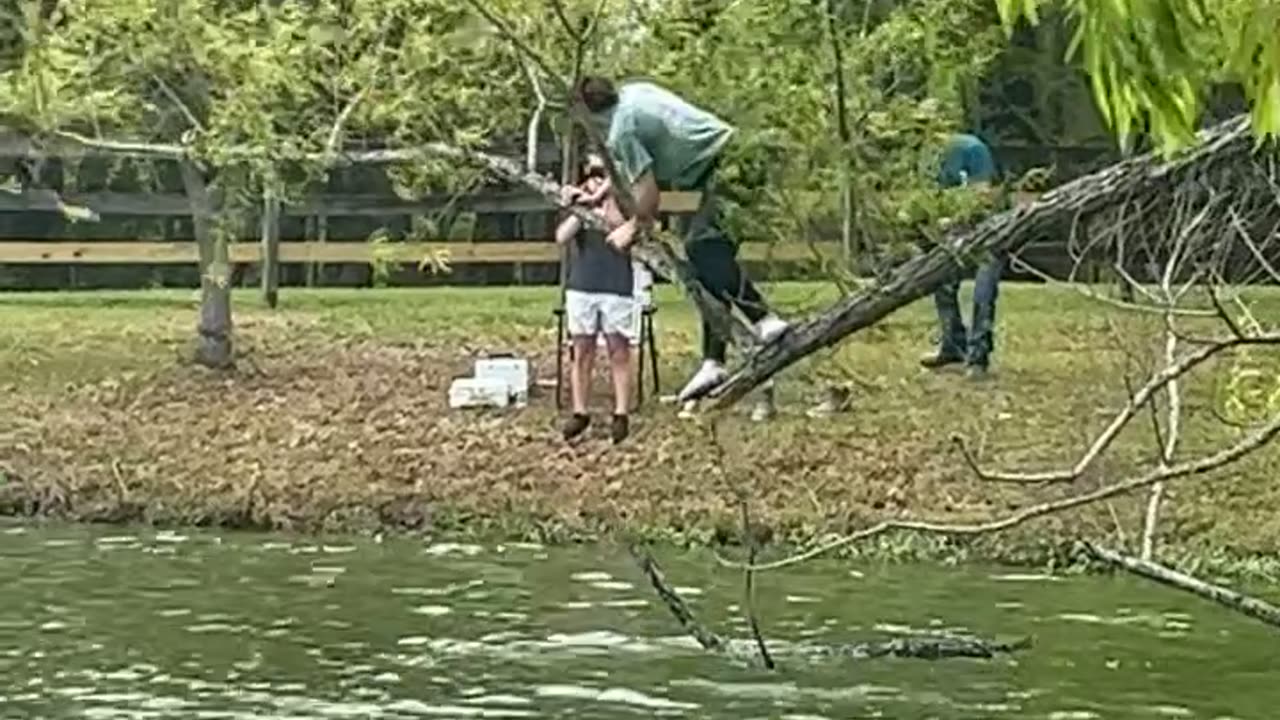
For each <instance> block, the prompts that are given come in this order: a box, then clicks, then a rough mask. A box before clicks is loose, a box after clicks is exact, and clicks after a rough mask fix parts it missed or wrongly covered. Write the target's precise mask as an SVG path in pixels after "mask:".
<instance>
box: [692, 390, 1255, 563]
mask: <svg viewBox="0 0 1280 720" xmlns="http://www.w3.org/2000/svg"><path fill="white" fill-rule="evenodd" d="M1276 435H1280V415H1276V416H1275V417H1273V418H1271V420H1269V421H1268V422H1267V423H1266V424H1264V425H1262V426H1261V427H1259V428H1258V429H1256V430H1254V431H1253V432H1250V433H1249V434H1247V435H1246V436H1245V437H1244V438H1243V439H1241V440H1240V441H1238V442H1236V443H1235V444H1234V445H1231V446H1229V447H1227V448H1224V449H1222V450H1219V451H1218V452H1215V453H1212V454H1209V455H1202V456H1200V457H1198V458H1196V459H1194V460H1187V461H1184V462H1181V463H1178V464H1176V465H1171V466H1169V467H1163V468H1154V469H1152V470H1149V471H1147V472H1145V473H1142V474H1140V475H1136V476H1133V477H1129V478H1127V479H1125V480H1122V481H1120V482H1116V483H1113V484H1110V485H1105V486H1103V487H1101V488H1098V489H1096V490H1091V491H1089V492H1083V493H1079V494H1077V495H1072V496H1069V497H1066V498H1062V499H1059V500H1052V501H1049V502H1043V503H1039V504H1036V505H1032V506H1030V507H1027V508H1023V509H1022V510H1019V511H1017V512H1013V513H1010V514H1008V515H1004V516H1001V517H997V518H992V519H990V520H986V521H983V522H978V523H948V522H944V521H934V520H885V521H882V522H879V523H876V524H875V525H872V526H871V527H868V528H865V529H862V530H859V531H857V532H854V533H850V534H848V535H845V536H843V537H840V538H837V539H835V540H831V541H829V542H825V543H823V544H821V545H818V546H816V547H813V548H811V549H809V550H805V551H803V552H800V553H797V554H795V555H792V556H790V557H786V558H783V559H781V560H775V561H773V562H769V563H764V564H758V565H755V566H754V568H755V570H756V571H757V572H760V571H764V570H777V569H779V568H784V567H790V566H792V565H798V564H799V563H802V562H805V561H808V560H812V559H813V558H816V557H819V556H821V555H825V554H826V553H829V552H832V551H834V550H838V549H840V548H842V547H845V546H848V545H852V544H853V543H856V542H859V541H862V540H867V539H869V538H873V537H877V536H879V535H884V534H886V533H889V532H892V531H895V530H905V531H914V532H923V533H933V534H938V535H963V536H976V535H987V534H990V533H995V532H1000V531H1003V530H1008V529H1010V528H1014V527H1017V526H1019V525H1022V524H1024V523H1026V522H1029V521H1031V520H1035V519H1037V518H1041V517H1045V516H1047V515H1053V514H1055V513H1059V512H1063V511H1065V510H1071V509H1073V508H1078V507H1083V506H1086V505H1091V504H1093V503H1096V502H1100V501H1102V500H1107V499H1110V498H1113V497H1116V496H1119V495H1124V494H1126V493H1131V492H1133V491H1134V490H1140V489H1142V488H1146V487H1150V486H1152V485H1154V484H1156V483H1158V482H1162V481H1169V480H1176V479H1179V478H1184V477H1189V476H1192V475H1203V474H1206V473H1209V472H1213V471H1214V470H1218V469H1221V468H1224V467H1227V466H1228V465H1230V464H1232V463H1234V462H1236V461H1238V460H1240V459H1241V458H1243V457H1245V456H1246V455H1248V454H1250V453H1252V452H1253V451H1255V450H1257V449H1258V448H1260V447H1262V446H1264V445H1266V444H1267V443H1269V442H1271V440H1273V439H1274V438H1275V437H1276ZM717 560H718V561H719V562H720V563H721V564H722V565H725V566H727V567H733V568H738V569H743V567H744V566H743V564H742V563H739V562H735V561H733V560H729V559H727V558H723V557H719V556H717Z"/></svg>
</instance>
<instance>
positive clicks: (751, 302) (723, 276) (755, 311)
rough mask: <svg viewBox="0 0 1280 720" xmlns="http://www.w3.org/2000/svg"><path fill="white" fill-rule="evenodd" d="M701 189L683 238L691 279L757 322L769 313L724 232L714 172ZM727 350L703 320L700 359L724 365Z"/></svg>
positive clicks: (713, 330)
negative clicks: (693, 277) (690, 268)
mask: <svg viewBox="0 0 1280 720" xmlns="http://www.w3.org/2000/svg"><path fill="white" fill-rule="evenodd" d="M700 185H701V187H699V190H700V191H701V192H702V200H701V202H700V204H699V205H698V210H697V212H696V213H694V215H693V217H692V218H691V219H690V222H689V228H688V230H687V232H686V233H685V238H684V247H685V254H686V255H688V257H689V264H690V265H692V266H693V273H694V276H695V277H697V279H698V281H699V282H701V283H702V285H703V286H704V287H706V288H707V290H708V291H710V293H711V294H712V295H714V296H715V297H717V298H719V299H720V301H721V302H723V303H725V305H726V306H729V305H733V306H734V307H737V308H738V309H740V310H741V311H742V314H744V315H746V316H747V319H748V320H750V321H751V322H753V323H754V322H758V321H759V320H760V319H761V318H763V317H765V316H766V315H768V314H769V309H768V306H767V305H766V304H765V301H764V298H763V297H762V296H761V295H760V291H758V290H756V286H755V285H754V284H753V283H752V282H751V280H750V279H749V278H748V277H747V275H746V273H744V272H743V271H742V267H741V266H740V265H739V264H738V245H737V243H735V242H734V241H733V240H732V239H731V238H730V237H729V236H728V234H727V233H726V232H725V230H724V225H723V222H724V221H723V218H722V217H721V214H720V202H719V198H718V197H717V193H716V181H715V172H714V170H713V171H712V172H710V173H708V177H707V180H706V181H705V182H703V183H700ZM728 348H729V344H728V341H727V340H726V339H725V338H723V337H720V336H719V335H718V334H717V333H716V331H715V328H714V327H713V326H712V325H711V324H710V323H709V322H707V320H706V319H705V318H703V320H702V358H703V359H704V360H716V361H718V362H724V361H725V358H726V355H727V353H728Z"/></svg>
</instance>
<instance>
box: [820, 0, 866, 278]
mask: <svg viewBox="0 0 1280 720" xmlns="http://www.w3.org/2000/svg"><path fill="white" fill-rule="evenodd" d="M863 31H864V32H865V31H866V28H865V25H864V27H863ZM839 33H840V29H839V28H838V27H837V26H836V6H835V0H827V38H828V40H829V41H830V43H831V65H832V70H833V76H834V81H835V106H836V128H837V130H838V131H839V137H840V152H839V154H838V156H837V157H838V161H839V163H840V244H841V246H842V247H843V248H844V259H845V262H848V263H852V262H853V259H854V255H855V250H856V248H855V247H854V243H853V178H852V177H851V172H850V170H851V168H850V167H849V151H850V144H851V142H852V133H851V132H850V130H849V108H848V103H847V102H846V101H845V85H844V47H843V46H842V45H841V42H840V34H839Z"/></svg>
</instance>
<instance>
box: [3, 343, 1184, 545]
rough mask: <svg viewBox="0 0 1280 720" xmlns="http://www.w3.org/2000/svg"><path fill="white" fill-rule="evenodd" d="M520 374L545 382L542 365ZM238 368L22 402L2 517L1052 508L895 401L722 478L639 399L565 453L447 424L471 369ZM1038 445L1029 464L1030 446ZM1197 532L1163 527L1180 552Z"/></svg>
mask: <svg viewBox="0 0 1280 720" xmlns="http://www.w3.org/2000/svg"><path fill="white" fill-rule="evenodd" d="M526 349H530V350H531V349H532V348H526ZM536 362H537V363H538V366H539V367H541V368H552V367H554V364H553V363H554V360H553V358H552V357H551V356H549V355H544V356H542V357H537V358H536ZM254 365H255V366H256V367H255V368H254V369H252V370H246V371H243V372H241V373H239V374H236V375H219V374H214V373H209V372H204V371H200V370H197V369H195V368H187V367H174V368H171V369H168V370H164V371H161V372H158V373H156V374H153V375H148V376H145V377H142V376H138V377H131V378H125V379H111V380H105V381H101V382H97V383H94V384H90V385H84V386H81V387H76V388H68V389H67V390H66V392H64V393H62V394H60V395H58V396H57V397H56V398H48V399H45V400H44V401H31V400H28V401H26V402H23V403H22V404H20V405H19V406H18V407H17V408H15V409H14V415H13V417H15V418H16V422H15V424H16V426H17V429H16V430H15V431H14V432H13V433H12V435H13V437H12V438H11V439H10V445H9V448H10V449H9V450H8V451H7V452H6V453H5V454H4V460H3V464H4V467H5V473H6V475H7V482H6V483H5V484H4V486H3V487H2V488H0V512H5V513H8V514H24V515H48V516H54V517H59V518H67V519H72V520H79V521H105V522H125V521H141V522H146V523H156V524H166V525H167V524H183V525H219V526H230V527H252V528H271V529H286V530H301V531H315V530H340V531H373V530H387V529H392V530H415V531H436V532H445V531H476V530H481V529H482V530H484V531H486V532H492V531H494V530H497V531H500V532H502V533H504V534H516V535H521V536H533V537H537V538H540V539H547V538H552V539H564V538H571V537H580V536H590V535H596V534H599V533H609V532H619V531H634V530H643V531H647V532H661V533H663V534H668V535H678V536H681V537H684V538H688V539H694V540H699V541H715V540H717V539H729V538H732V537H733V536H734V535H735V534H736V523H737V517H738V516H737V512H738V508H737V504H736V499H735V498H736V497H737V492H738V491H739V490H741V489H744V488H745V489H746V491H747V493H748V494H749V496H750V497H751V498H752V506H753V510H754V513H755V516H756V519H757V521H759V522H762V523H764V524H765V525H767V526H768V527H769V528H770V532H771V533H772V534H773V535H774V536H775V538H776V539H780V540H788V541H793V542H803V541H807V540H809V539H811V538H812V537H814V536H816V535H820V534H823V533H834V532H842V531H846V530H849V529H853V528H857V527H860V526H863V525H865V524H867V523H869V522H872V521H874V520H877V519H881V518H884V517H887V516H903V515H912V516H920V515H924V516H933V517H939V516H940V517H947V518H953V519H965V518H973V519H978V518H982V517H987V516H990V515H992V514H997V513H1001V512H1006V511H1008V510H1011V509H1015V508H1017V507H1020V506H1023V505H1025V504H1027V503H1029V502H1034V501H1036V500H1040V499H1044V498H1045V497H1047V496H1048V493H1050V492H1052V493H1054V494H1057V493H1060V492H1065V491H1056V490H1055V491H1036V490H1027V489H1021V488H1009V487H1004V486H996V485H989V484H983V483H978V482H976V481H975V480H974V479H973V478H972V476H971V474H970V473H969V472H968V470H967V469H966V468H965V467H964V466H963V463H961V462H960V460H959V457H958V456H957V455H956V454H955V453H954V450H953V449H952V448H951V446H950V442H949V439H950V435H949V433H948V432H947V429H946V428H945V427H944V426H941V425H939V424H937V423H936V421H935V418H934V417H933V416H932V415H931V414H930V413H928V412H927V411H918V412H910V411H907V410H906V409H905V408H904V407H902V406H899V407H898V408H897V410H895V411H893V412H892V413H889V412H887V411H885V410H883V409H882V410H881V411H879V412H871V411H863V412H861V413H855V414H853V415H851V416H849V417H845V418H841V419H838V420H835V421H823V422H814V421H807V420H801V419H795V418H790V419H784V420H782V421H779V422H777V423H774V424H773V425H770V426H752V425H749V424H748V423H746V422H745V421H733V422H731V423H730V424H729V425H727V426H725V427H724V428H722V431H721V435H722V438H721V445H722V447H723V448H724V451H725V454H726V458H727V459H726V461H725V462H726V464H725V465H723V466H722V465H720V464H719V462H718V457H717V453H716V452H715V450H714V448H712V447H711V446H709V445H708V444H707V438H708V436H707V434H706V432H705V430H704V429H703V428H699V427H698V426H697V425H695V424H692V423H689V422H681V421H679V420H677V419H675V418H674V417H673V412H672V410H671V409H670V408H665V407H658V406H655V405H652V404H650V405H649V406H648V407H647V408H646V410H645V411H644V412H642V413H641V416H640V418H639V419H638V432H637V434H636V436H635V437H634V438H633V440H632V441H631V442H630V443H628V444H627V445H624V446H621V447H613V446H610V445H609V444H608V443H607V441H606V440H605V439H604V437H603V431H602V430H601V431H597V432H596V433H595V436H593V437H592V438H591V439H589V440H588V441H586V442H585V443H583V444H581V445H578V446H576V447H569V446H566V445H565V444H564V443H563V442H562V441H561V440H560V439H559V437H558V435H557V432H556V417H555V413H554V411H553V405H552V399H551V398H550V397H549V396H548V395H547V393H546V391H543V393H541V394H540V395H539V396H537V397H535V398H534V400H533V403H532V404H531V406H530V407H529V408H525V409H522V410H517V411H511V412H506V413H495V412H487V413H485V412H482V413H464V412H456V411H450V410H449V409H448V408H447V406H446V400H445V398H446V393H447V388H448V384H449V382H450V380H451V379H452V378H453V377H455V376H457V375H460V374H465V373H466V372H467V371H468V369H469V361H468V360H467V359H466V357H465V356H459V354H458V353H457V352H455V351H454V350H452V349H446V348H431V347H425V348H406V347H397V346H392V345H387V344H379V343H375V342H368V341H354V342H350V343H347V344H345V345H341V346H335V345H331V344H330V345H320V344H295V345H293V346H291V347H290V348H289V349H288V350H284V351H278V352H275V353H274V354H271V355H263V356H260V357H257V358H256V359H255V361H254ZM868 400H870V401H872V402H876V399H875V398H864V400H863V401H864V402H867V401H868ZM883 401H884V399H883V398H881V399H879V402H883ZM890 414H892V416H893V422H888V421H887V418H888V417H889V415H890ZM1032 430H1033V431H1034V428H1032ZM1015 449H1016V448H1012V447H1009V446H1008V445H1006V451H1007V452H1013V451H1014V450H1015ZM1036 450H1037V451H1038V452H1039V453H1040V454H1041V455H1043V454H1044V453H1045V443H1040V444H1039V447H1038V448H1036ZM722 467H723V468H724V471H723V472H722V471H721V468H722ZM1090 482H1094V483H1097V482H1098V480H1097V479H1096V478H1095V479H1093V480H1091V481H1090ZM1118 507H1119V509H1118V510H1117V506H1116V505H1113V506H1111V507H1110V508H1095V509H1092V510H1088V511H1083V512H1081V513H1076V514H1073V515H1070V516H1063V517H1060V518H1054V519H1051V520H1048V521H1045V522H1043V523H1040V524H1038V525H1037V526H1036V527H1035V528H1034V530H1031V531H1027V532H1023V533H1021V537H1020V542H1022V543H1023V544H1024V546H1025V544H1026V543H1028V542H1031V543H1033V544H1035V545H1042V544H1045V543H1048V544H1050V545H1052V544H1053V543H1054V542H1055V541H1057V540H1061V539H1065V538H1068V537H1071V536H1075V535H1077V534H1079V533H1081V532H1086V533H1088V534H1089V535H1091V536H1097V535H1099V534H1102V535H1104V536H1109V535H1110V534H1111V533H1112V532H1113V531H1114V526H1115V522H1114V520H1115V516H1114V515H1113V513H1116V512H1119V513H1124V514H1126V515H1130V516H1133V515H1134V514H1135V513H1136V512H1137V507H1136V505H1134V504H1133V503H1126V502H1121V503H1119V506H1118ZM1173 522H1175V523H1177V522H1178V521H1177V520H1175V521H1173ZM1203 530H1205V528H1200V529H1199V530H1197V529H1196V528H1195V527H1194V526H1188V525H1185V524H1182V525H1180V526H1179V528H1178V532H1179V534H1181V535H1184V536H1190V537H1194V536H1195V535H1198V534H1203ZM1016 536H1017V534H1015V537H1016Z"/></svg>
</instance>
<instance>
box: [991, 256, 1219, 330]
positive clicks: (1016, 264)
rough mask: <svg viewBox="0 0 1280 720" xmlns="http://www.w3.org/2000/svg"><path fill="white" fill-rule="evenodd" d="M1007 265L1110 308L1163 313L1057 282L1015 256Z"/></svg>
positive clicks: (1204, 313)
mask: <svg viewBox="0 0 1280 720" xmlns="http://www.w3.org/2000/svg"><path fill="white" fill-rule="evenodd" d="M1009 264H1010V265H1012V266H1013V268H1014V269H1015V270H1022V271H1024V272H1026V273H1028V274H1030V275H1032V276H1034V277H1036V278H1037V279H1039V280H1041V281H1042V282H1044V283H1045V284H1047V285H1056V286H1059V287H1067V288H1070V289H1072V290H1074V291H1075V292H1077V293H1079V294H1080V295H1081V296H1083V297H1086V298H1089V299H1090V300H1093V301H1096V302H1100V303H1102V304H1104V305H1109V306H1111V307H1114V308H1118V309H1120V310H1131V311H1134V312H1140V313H1146V314H1150V315H1163V314H1164V313H1165V309H1164V308H1161V307H1158V306H1155V305H1143V304H1141V303H1134V302H1127V301H1124V300H1117V299H1116V298H1109V297H1106V296H1105V295H1099V294H1098V293H1096V292H1093V291H1091V290H1089V289H1088V288H1087V287H1086V286H1084V285H1082V284H1080V283H1075V282H1063V281H1062V280H1059V279H1057V278H1055V277H1053V276H1052V275H1050V274H1049V273H1046V272H1045V271H1043V270H1041V269H1039V268H1037V267H1036V266H1034V265H1032V264H1031V263H1029V262H1027V261H1026V260H1023V259H1022V258H1020V257H1016V256H1015V257H1012V258H1010V263H1009ZM1176 312H1177V314H1178V315H1185V316H1188V317H1214V315H1215V314H1216V313H1214V311H1213V310H1199V309H1191V308H1178V309H1177V311H1176Z"/></svg>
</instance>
